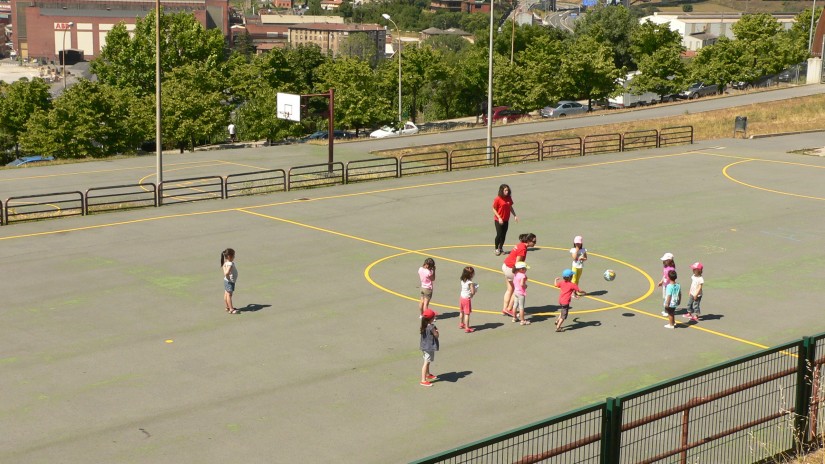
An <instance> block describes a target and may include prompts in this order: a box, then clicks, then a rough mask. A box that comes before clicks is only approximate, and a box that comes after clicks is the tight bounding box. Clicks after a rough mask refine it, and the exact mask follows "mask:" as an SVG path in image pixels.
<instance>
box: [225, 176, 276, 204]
mask: <svg viewBox="0 0 825 464" xmlns="http://www.w3.org/2000/svg"><path fill="white" fill-rule="evenodd" d="M223 190H224V195H225V196H226V198H231V197H240V196H245V195H265V194H267V193H274V192H285V191H286V172H285V171H284V170H283V169H269V170H266V171H255V172H244V173H240V174H230V175H228V176H226V177H225V178H224V180H223Z"/></svg>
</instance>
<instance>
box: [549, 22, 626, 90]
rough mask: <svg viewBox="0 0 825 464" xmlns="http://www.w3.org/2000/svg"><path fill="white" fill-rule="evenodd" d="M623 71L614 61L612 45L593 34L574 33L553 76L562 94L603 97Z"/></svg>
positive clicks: (612, 87)
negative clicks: (574, 36)
mask: <svg viewBox="0 0 825 464" xmlns="http://www.w3.org/2000/svg"><path fill="white" fill-rule="evenodd" d="M621 73H622V71H621V70H620V69H617V68H616V66H615V65H614V63H613V53H612V50H611V48H610V47H609V46H608V45H607V44H604V43H602V42H599V41H598V40H597V39H595V38H594V37H590V36H577V37H576V38H575V39H574V40H573V41H572V42H571V43H570V44H569V46H568V49H567V53H565V54H564V55H563V57H562V62H561V68H560V69H559V73H558V76H556V79H557V80H558V82H559V87H560V89H561V92H562V93H563V94H566V95H569V96H570V97H571V98H574V99H587V100H588V104H590V105H591V106H592V103H593V100H594V99H598V100H600V99H605V98H607V97H608V96H609V95H610V94H612V93H613V92H614V91H615V89H616V85H617V84H616V79H617V78H619V77H620V76H621Z"/></svg>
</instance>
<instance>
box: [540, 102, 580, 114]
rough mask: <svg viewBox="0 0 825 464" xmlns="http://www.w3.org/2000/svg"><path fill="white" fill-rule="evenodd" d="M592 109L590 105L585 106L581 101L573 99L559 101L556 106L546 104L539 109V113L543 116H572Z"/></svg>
mask: <svg viewBox="0 0 825 464" xmlns="http://www.w3.org/2000/svg"><path fill="white" fill-rule="evenodd" d="M589 110H590V107H588V106H584V105H582V104H581V103H579V102H575V101H571V100H562V101H560V102H558V103H557V104H556V105H555V106H553V105H550V106H545V107H544V108H542V109H541V110H539V114H540V115H541V117H542V118H563V117H565V116H572V115H574V114H583V113H587V111H589Z"/></svg>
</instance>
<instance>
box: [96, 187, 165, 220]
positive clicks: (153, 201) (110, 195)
mask: <svg viewBox="0 0 825 464" xmlns="http://www.w3.org/2000/svg"><path fill="white" fill-rule="evenodd" d="M83 205H84V207H85V209H86V214H92V213H97V212H103V211H108V210H124V209H134V208H145V207H148V206H158V189H157V186H155V184H154V183H146V184H128V185H113V186H110V187H92V188H90V189H88V190H86V194H85V195H84V196H83Z"/></svg>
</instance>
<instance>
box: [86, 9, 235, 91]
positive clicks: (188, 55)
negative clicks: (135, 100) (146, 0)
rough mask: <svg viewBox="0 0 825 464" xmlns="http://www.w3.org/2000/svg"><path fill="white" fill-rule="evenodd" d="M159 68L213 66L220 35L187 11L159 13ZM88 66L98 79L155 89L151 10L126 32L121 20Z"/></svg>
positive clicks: (219, 51) (219, 54) (220, 44)
mask: <svg viewBox="0 0 825 464" xmlns="http://www.w3.org/2000/svg"><path fill="white" fill-rule="evenodd" d="M160 27H161V50H160V52H161V72H162V73H168V72H169V71H171V70H172V69H175V68H178V67H180V66H184V65H187V64H191V63H197V64H198V67H199V68H201V69H204V70H206V69H217V67H218V65H219V64H220V63H221V62H222V61H223V60H224V39H223V34H222V33H221V31H220V30H219V29H209V30H207V29H204V27H203V26H202V25H201V24H200V23H199V22H197V20H195V17H194V16H192V15H191V14H189V13H173V14H164V15H163V16H161V24H160ZM90 69H91V71H92V73H94V74H95V75H97V78H98V79H99V80H100V82H103V83H106V84H110V85H114V86H117V87H131V88H134V89H137V90H138V92H139V93H140V94H150V93H154V91H155V13H154V10H153V11H150V12H149V14H147V15H146V16H145V17H143V18H138V19H137V21H136V23H135V29H134V31H132V32H131V33H129V32H127V30H126V25H125V24H123V23H120V24H118V25H117V26H115V27H114V28H113V29H112V30H111V31H109V33H108V34H107V36H106V45H105V46H104V47H103V49H102V50H101V52H100V57H98V58H97V59H95V60H93V61H92V63H91V65H90Z"/></svg>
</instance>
